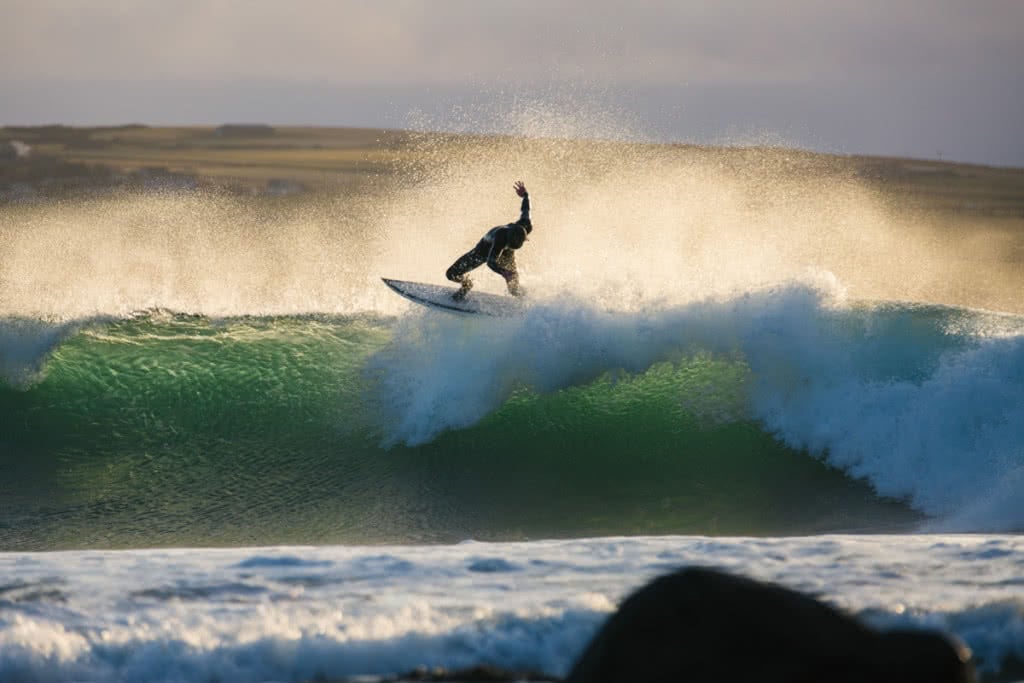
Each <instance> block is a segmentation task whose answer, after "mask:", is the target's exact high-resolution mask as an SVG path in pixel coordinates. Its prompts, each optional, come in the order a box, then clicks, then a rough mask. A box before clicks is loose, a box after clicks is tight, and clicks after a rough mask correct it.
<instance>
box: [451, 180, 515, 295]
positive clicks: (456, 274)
mask: <svg viewBox="0 0 1024 683" xmlns="http://www.w3.org/2000/svg"><path fill="white" fill-rule="evenodd" d="M531 232H533V224H532V223H531V222H530V195H529V194H528V193H527V194H524V195H523V203H522V205H521V207H520V215H519V220H517V221H516V222H515V223H508V224H506V225H498V226H495V227H493V228H491V229H490V230H488V231H487V234H486V235H484V236H483V238H482V239H481V240H480V241H479V242H477V244H476V246H475V247H473V249H472V250H470V251H467V252H466V253H465V254H463V255H462V256H460V257H459V258H458V259H457V260H456V261H455V263H453V264H452V266H451V268H449V269H448V271H447V272H446V273H445V277H447V278H448V279H449V280H451V281H452V282H458V283H459V284H461V285H462V289H460V290H459V291H458V292H456V294H455V298H457V299H462V298H463V297H465V296H466V293H467V292H469V290H470V289H471V288H472V287H473V281H472V280H470V279H469V276H468V275H467V274H466V273H468V272H469V271H471V270H473V269H474V268H478V267H480V266H482V265H483V264H484V263H486V264H487V266H488V267H489V268H490V269H491V270H493V271H494V272H495V273H497V274H498V275H500V276H502V277H503V278H505V282H506V284H507V285H508V291H509V294H512V295H513V296H521V295H522V290H521V289H520V287H519V273H518V272H517V271H516V256H515V250H516V249H518V248H519V247H520V246H522V243H523V239H525V236H526V235H529V234H530V233H531ZM517 233H519V234H518V235H517Z"/></svg>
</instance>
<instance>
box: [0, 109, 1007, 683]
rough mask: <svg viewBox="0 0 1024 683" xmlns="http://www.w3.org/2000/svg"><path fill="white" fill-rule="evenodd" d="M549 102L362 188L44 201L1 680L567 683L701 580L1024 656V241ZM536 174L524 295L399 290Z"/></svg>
mask: <svg viewBox="0 0 1024 683" xmlns="http://www.w3.org/2000/svg"><path fill="white" fill-rule="evenodd" d="M527 109H528V110H524V111H521V112H519V115H520V116H519V119H516V120H513V121H510V125H509V126H508V127H507V128H508V130H511V131H514V132H515V133H516V134H519V135H523V136H525V137H516V138H504V137H501V138H494V139H482V140H480V141H477V143H474V144H465V145H462V144H460V145H456V144H454V143H453V142H452V141H451V140H441V141H437V140H436V138H431V137H430V136H423V139H422V140H421V141H420V142H419V143H417V144H420V147H419V148H417V149H414V150H412V152H409V153H408V156H409V158H410V159H412V161H411V162H409V163H408V164H406V165H404V166H402V165H401V164H398V165H397V166H396V168H395V169H393V174H392V175H391V176H388V177H386V178H378V179H374V178H369V179H368V180H367V183H366V187H367V188H368V189H365V192H364V191H363V190H360V192H362V194H356V193H355V191H354V190H353V191H352V192H349V193H347V194H346V193H339V194H338V196H336V197H334V196H331V197H316V198H286V199H282V200H281V201H272V200H261V199H257V198H252V197H237V196H224V195H218V194H204V193H184V194H146V195H125V196H120V195H116V196H115V195H111V196H107V197H102V198H92V199H88V198H85V199H80V200H75V201H66V202H59V203H52V204H39V205H33V206H19V207H13V206H6V207H3V210H2V211H0V682H2V683H8V682H9V681H10V682H15V683H28V682H32V683H36V682H39V683H43V682H45V683H50V682H51V681H55V682H61V681H68V682H70V681H76V682H79V681H97V682H99V681H103V682H106V681H140V682H150V681H156V682H163V681H167V682H170V681H176V682H177V681H181V682H183V683H184V682H187V683H213V682H214V681H216V682H218V683H248V682H257V681H286V682H289V683H292V682H299V681H306V680H309V679H312V678H314V677H316V676H318V675H321V674H322V675H324V676H327V677H346V676H355V675H363V674H368V675H374V676H381V675H389V674H397V673H400V672H403V671H407V670H409V669H412V668H414V667H418V666H428V667H433V666H445V667H449V668H453V667H464V666H471V665H475V664H483V663H487V664H493V665H498V666H502V667H505V668H513V669H534V670H538V671H542V672H546V673H549V674H554V675H561V674H564V673H566V672H567V671H568V670H569V667H570V666H571V665H572V662H573V659H574V658H575V657H576V655H577V654H578V653H579V652H580V651H581V650H582V648H583V647H584V645H585V644H586V642H587V641H588V639H589V637H590V636H591V635H592V634H593V633H594V631H595V630H596V629H597V628H598V626H599V625H600V624H601V622H602V620H603V619H604V618H605V617H606V616H607V615H608V614H609V613H610V612H611V611H612V610H613V609H614V608H615V606H616V604H617V603H618V602H619V600H621V598H622V597H623V596H624V595H625V594H627V593H628V592H629V591H631V590H633V589H634V588H637V587H639V586H640V585H642V584H643V583H644V582H645V581H647V580H648V579H650V578H652V577H654V576H656V575H657V574H660V573H663V572H666V571H670V570H672V569H674V568H677V567H681V566H685V565H692V564H700V565H712V566H718V567H724V568H726V569H729V570H732V571H736V572H740V573H743V574H746V575H749V576H753V577H755V578H761V579H767V580H773V581H778V582H781V583H783V584H785V585H788V586H791V587H793V588H796V589H800V590H806V591H810V592H813V593H815V594H817V595H820V596H821V597H822V599H825V600H828V601H830V602H832V603H833V604H836V605H838V606H840V607H842V608H844V609H847V610H849V611H851V612H852V613H855V614H858V615H860V616H862V617H863V618H864V619H866V620H867V621H869V622H870V623H873V624H875V625H877V626H879V627H882V628H884V627H889V626H897V625H899V626H907V625H920V626H927V627H934V628H939V629H942V630H945V631H949V632H952V633H954V634H956V635H957V636H959V637H960V638H961V639H962V640H964V641H965V642H966V643H967V644H968V645H969V646H970V647H971V649H972V650H973V651H974V653H975V655H976V657H977V658H978V661H979V665H980V669H981V672H982V674H983V676H984V678H985V679H986V680H992V681H994V680H1001V681H1006V680H1014V679H1020V678H1021V677H1022V674H1021V671H1022V669H1024V583H1022V580H1021V577H1022V576H1024V537H1022V536H1021V535H1020V533H1021V532H1022V531H1024V419H1022V418H1024V317H1022V316H1024V303H1022V302H1021V298H1020V292H1021V291H1022V290H1021V270H1020V264H1019V259H1017V260H1014V259H1016V258H1017V257H1016V256H1015V254H1018V253H1019V250H1017V247H1016V246H1015V245H1016V242H1014V241H1013V240H1012V239H1011V238H1010V233H1011V231H1010V229H1009V228H1007V225H1009V224H1008V223H1005V222H1003V223H998V224H996V223H993V224H991V225H990V224H987V223H983V221H982V217H980V216H976V215H975V214H973V213H971V212H970V211H968V212H965V213H964V214H963V215H959V214H958V215H957V216H953V217H950V216H947V215H945V214H943V215H938V214H925V213H914V212H913V211H911V210H910V208H908V207H907V206H904V205H901V203H900V202H899V201H897V200H894V199H893V197H881V198H880V197H878V196H876V193H875V191H874V190H872V189H871V188H870V187H867V186H865V185H864V184H863V183H861V182H860V181H859V180H858V179H857V178H856V177H853V176H851V175H850V174H849V173H848V172H846V171H844V170H843V169H842V168H833V167H832V165H831V164H830V163H826V161H825V160H823V159H817V158H815V159H808V158H807V155H801V154H800V153H797V152H793V153H792V154H790V153H788V152H782V151H778V150H777V151H775V152H770V153H765V154H761V153H759V152H757V151H756V150H734V151H733V152H730V153H728V154H718V153H712V152H708V153H706V154H705V153H704V152H703V151H701V150H697V149H682V148H675V147H671V146H655V145H633V146H629V147H623V146H621V145H614V144H604V143H600V144H597V143H595V144H587V145H584V144H581V143H579V141H578V140H573V139H572V138H573V137H574V136H573V135H572V130H571V127H572V125H573V124H574V123H575V124H579V123H581V122H579V121H577V120H575V119H573V118H572V115H573V112H572V111H570V112H557V113H555V112H552V111H551V110H550V108H549V107H546V106H544V105H543V103H541V106H539V107H537V108H534V109H531V108H529V107H528V108H527ZM550 124H558V125H557V127H556V128H555V129H550V128H545V126H546V125H550ZM563 124H565V125H563ZM582 124H584V125H583V128H582V129H581V130H579V131H577V133H576V137H579V136H581V135H584V134H587V133H588V131H589V135H590V136H591V137H593V136H594V135H595V134H596V133H595V131H593V130H591V129H588V128H586V125H585V124H586V121H583V122H582ZM566 125H567V126H569V128H566V127H565V126H566ZM599 137H601V138H602V139H605V138H607V137H609V136H607V135H604V134H603V133H602V134H601V135H600V136H599ZM612 137H614V136H612ZM406 152H408V150H406ZM406 152H403V154H405V153H406ZM399 156H402V155H399ZM518 178H523V179H524V180H525V181H526V183H527V186H528V187H529V188H530V192H531V200H532V203H533V212H534V216H533V221H534V226H535V229H534V231H533V233H532V234H531V238H530V241H529V243H528V244H527V245H526V246H525V247H524V249H523V250H522V251H520V252H519V255H518V256H517V259H518V262H519V266H520V270H521V272H522V279H523V284H524V286H525V287H526V289H527V291H528V292H529V295H530V305H529V306H528V308H527V310H525V311H524V313H523V314H522V315H517V316H514V317H509V318H506V319H487V320H479V319H475V318H463V317H457V316H453V315H450V314H441V313H438V312H433V311H427V310H425V309H422V308H419V307H416V306H414V305H412V304H409V303H407V302H405V301H404V300H402V299H400V298H399V297H398V296H396V295H395V294H394V293H392V292H390V291H389V290H387V288H386V287H385V286H384V285H383V283H381V282H380V278H381V277H396V278H401V279H408V280H418V281H426V282H441V281H442V277H443V273H444V270H445V269H446V268H447V267H448V265H449V264H450V263H451V262H452V260H454V258H455V257H456V256H457V255H458V254H461V253H463V252H465V251H466V250H467V249H468V248H470V247H472V246H473V244H475V242H476V240H477V239H478V238H479V236H480V234H482V233H483V232H484V231H485V230H486V229H488V228H489V227H491V226H493V225H495V224H497V223H500V222H502V221H505V220H514V219H515V218H516V217H517V215H518V214H517V211H518V206H519V204H518V198H517V197H516V196H515V195H514V193H513V191H512V189H511V183H512V181H513V180H516V179H518ZM950 182H952V181H950ZM1014 225H1015V224H1014ZM1011 227H1012V226H1011ZM478 273H479V275H476V278H477V286H478V289H477V290H476V291H491V292H497V291H500V290H498V289H497V287H498V286H499V285H500V284H501V282H500V280H499V279H498V278H497V277H496V276H494V275H493V274H491V273H489V272H487V271H486V269H481V271H478ZM1000 311H1002V312H1000Z"/></svg>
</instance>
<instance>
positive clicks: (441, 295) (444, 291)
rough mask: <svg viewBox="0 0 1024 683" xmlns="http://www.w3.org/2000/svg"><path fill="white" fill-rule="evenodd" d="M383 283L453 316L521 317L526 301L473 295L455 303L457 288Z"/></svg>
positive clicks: (480, 294) (389, 281)
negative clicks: (518, 315) (517, 315)
mask: <svg viewBox="0 0 1024 683" xmlns="http://www.w3.org/2000/svg"><path fill="white" fill-rule="evenodd" d="M381 279H382V280H384V284H386V285H387V286H388V287H390V288H391V289H393V290H395V291H396V292H397V293H398V294H401V295H402V296H404V297H405V298H406V299H408V300H409V301H415V302H416V303H418V304H420V305H422V306H427V307H429V308H440V309H442V310H445V311H451V312H453V313H467V314H471V315H493V316H508V315H515V314H517V313H520V312H522V310H523V308H524V303H523V300H522V299H518V298H516V297H513V296H501V295H499V294H488V293H487V292H474V291H470V293H469V296H467V297H466V298H465V299H463V300H462V301H456V300H455V299H453V298H452V295H453V294H455V292H457V291H458V287H445V286H443V285H431V284H427V283H425V282H406V281H405V280H390V279H388V278H386V277H384V278H381Z"/></svg>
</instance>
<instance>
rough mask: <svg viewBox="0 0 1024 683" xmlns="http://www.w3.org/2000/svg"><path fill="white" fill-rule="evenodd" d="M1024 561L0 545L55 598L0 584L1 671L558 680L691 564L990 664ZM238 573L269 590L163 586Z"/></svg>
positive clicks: (710, 549) (1007, 542) (1010, 551)
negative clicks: (20, 548)
mask: <svg viewBox="0 0 1024 683" xmlns="http://www.w3.org/2000/svg"><path fill="white" fill-rule="evenodd" d="M1022 559H1024V545H1022V541H1021V539H1019V538H1017V537H1013V536H1006V537H998V536H987V537H979V536H927V535H921V536H875V537H851V536H820V537H808V538H776V539H764V538H761V539H751V538H716V539H707V538H701V537H659V538H644V537H634V538H596V539H577V540H567V541H539V542H531V543H508V544H501V543H463V544H458V545H438V546H388V547H319V548H298V547H277V548H258V549H246V548H236V549H203V550H187V549H175V550H167V549H163V550H160V549H157V550H134V551H107V552H102V551H83V552H58V553H0V575H13V574H17V575H18V576H19V577H22V580H23V581H24V582H26V583H28V584H39V583H41V582H44V581H45V582H50V583H53V582H56V583H59V584H60V586H61V587H62V597H61V598H60V599H53V598H51V597H48V596H47V595H46V594H44V593H37V594H33V595H29V594H23V595H17V596H14V595H12V594H11V593H10V592H3V591H2V588H3V587H2V586H0V606H2V612H0V680H4V681H8V680H14V681H26V682H27V681H33V682H34V681H47V682H48V683H62V682H65V681H67V682H70V681H147V682H152V683H178V682H182V683H185V682H188V683H192V682H193V681H205V680H219V681H223V682H224V683H245V682H251V681H267V680H274V681H303V680H311V679H314V678H316V677H317V676H318V675H323V676H326V677H331V678H335V677H349V676H356V675H365V674H375V675H389V674H397V673H401V672H404V671H407V670H411V669H413V668H415V667H418V666H427V667H433V666H445V667H449V668H458V667H465V666H472V665H477V664H482V663H489V664H493V665H496V666H500V667H504V668H507V669H520V670H523V669H532V670H539V671H544V672H548V673H551V674H554V675H564V674H565V673H566V672H567V671H568V670H569V668H570V667H571V665H572V662H573V660H574V658H575V657H576V656H577V654H578V653H579V652H581V651H582V649H583V647H584V646H585V644H586V643H587V642H588V641H589V639H590V638H591V637H592V635H593V633H594V632H595V631H596V630H597V628H598V627H599V626H600V624H601V623H602V621H603V620H604V619H605V618H606V617H607V615H608V614H609V613H610V612H611V611H612V610H613V609H614V607H615V604H616V603H617V602H619V601H620V600H621V599H622V598H623V597H624V596H625V595H626V594H627V593H628V592H630V591H632V590H633V589H634V588H636V587H637V586H639V585H641V584H642V583H644V582H646V581H647V580H648V579H649V578H651V577H653V576H655V575H658V574H661V573H664V572H667V571H671V570H672V569H675V568H677V567H680V566H685V565H691V564H700V565H716V566H719V567H721V568H724V569H727V570H731V571H735V572H740V573H743V574H747V575H750V576H753V577H754V578H758V579H762V580H768V581H775V582H780V583H783V584H785V585H788V586H791V587H793V588H796V589H799V590H805V591H813V592H815V593H818V594H820V595H823V596H825V597H826V599H828V600H829V601H830V602H832V603H833V604H836V605H837V606H839V607H841V608H843V609H847V610H849V611H851V612H854V613H857V614H860V615H862V616H863V617H865V618H866V619H868V620H869V621H871V622H872V623H874V624H876V625H877V626H880V627H885V628H889V627H892V626H911V627H922V626H927V627H930V628H939V629H942V630H946V631H949V632H952V633H955V634H957V635H958V636H960V637H961V638H963V639H964V640H965V641H966V642H967V643H968V645H969V646H970V647H971V648H972V649H973V650H974V652H975V653H976V654H977V655H979V656H980V657H981V658H982V661H981V664H982V670H983V671H985V672H988V673H995V672H997V671H998V670H999V668H1000V667H1001V665H1002V663H1003V661H1004V660H1006V659H1007V658H1011V657H1014V656H1016V657H1018V658H1019V657H1020V656H1021V654H1022V652H1024V636H1022V633H1024V630H1022V628H1024V622H1022V617H1021V612H1020V603H1019V596H1018V593H1019V566H1020V563H1021V561H1022ZM481 562H486V563H488V565H489V566H490V565H494V566H497V565H505V564H507V565H508V566H512V565H514V566H516V567H517V570H516V571H514V572H501V571H499V572H494V571H483V572H481V564H480V563H481ZM367 567H376V568H379V569H380V570H381V571H379V572H377V573H373V574H367V573H366V568H367ZM396 568H400V569H396ZM296 572H299V573H301V574H302V575H303V576H305V577H307V578H308V579H309V580H308V581H307V582H306V583H305V584H304V585H303V586H302V587H301V588H300V587H296V585H295V583H294V582H293V581H292V579H293V578H294V576H295V575H296ZM240 582H247V583H249V584H252V585H260V586H262V588H263V590H262V591H260V592H252V591H247V592H242V593H227V594H225V593H221V592H217V591H213V590H209V591H195V592H194V594H193V595H192V596H191V597H189V598H188V599H183V598H182V597H181V596H180V595H174V594H173V593H161V592H160V590H159V589H160V588H161V587H164V586H168V585H175V584H178V585H188V586H192V587H193V588H197V587H201V586H208V587H209V586H231V585H235V584H238V583H240ZM143 594H145V595H146V596H147V597H145V598H139V597H138V596H139V595H143Z"/></svg>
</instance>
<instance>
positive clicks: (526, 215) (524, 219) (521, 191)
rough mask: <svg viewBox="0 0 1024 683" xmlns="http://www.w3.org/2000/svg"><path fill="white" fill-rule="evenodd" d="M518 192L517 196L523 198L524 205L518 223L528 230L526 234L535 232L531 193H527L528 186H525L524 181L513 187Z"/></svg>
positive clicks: (520, 209)
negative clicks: (531, 217) (532, 221)
mask: <svg viewBox="0 0 1024 683" xmlns="http://www.w3.org/2000/svg"><path fill="white" fill-rule="evenodd" d="M512 188H513V189H514V190H515V191H516V194H517V195H519V196H520V197H522V198H523V203H522V204H521V205H520V207H519V220H518V221H517V223H519V224H520V225H522V226H523V227H525V228H526V232H528V233H529V232H531V231H532V230H533V225H532V224H531V223H530V193H529V192H527V191H526V185H524V184H523V181H522V180H518V181H516V183H515V184H514V185H513V186H512Z"/></svg>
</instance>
